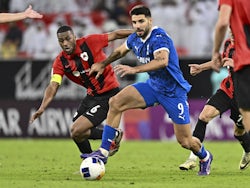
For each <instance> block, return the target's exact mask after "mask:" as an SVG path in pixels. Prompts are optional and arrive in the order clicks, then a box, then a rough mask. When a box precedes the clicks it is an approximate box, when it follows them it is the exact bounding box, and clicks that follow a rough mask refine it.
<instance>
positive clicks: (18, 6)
mask: <svg viewBox="0 0 250 188" xmlns="http://www.w3.org/2000/svg"><path fill="white" fill-rule="evenodd" d="M9 1H10V2H9V9H10V12H22V11H23V10H25V9H26V8H27V7H28V5H33V4H36V3H33V1H34V0H25V1H20V0H9ZM33 8H34V10H37V9H36V7H35V5H33ZM37 11H38V10H37Z"/></svg>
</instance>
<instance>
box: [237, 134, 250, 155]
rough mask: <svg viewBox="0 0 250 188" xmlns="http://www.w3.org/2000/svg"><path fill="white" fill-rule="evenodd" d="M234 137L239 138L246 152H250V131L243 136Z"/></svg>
mask: <svg viewBox="0 0 250 188" xmlns="http://www.w3.org/2000/svg"><path fill="white" fill-rule="evenodd" d="M234 137H235V138H236V139H237V140H239V142H240V144H241V145H242V147H243V149H244V151H245V152H250V135H249V133H245V134H243V135H241V136H235V135H234Z"/></svg>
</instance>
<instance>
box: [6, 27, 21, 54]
mask: <svg viewBox="0 0 250 188" xmlns="http://www.w3.org/2000/svg"><path fill="white" fill-rule="evenodd" d="M22 38H23V31H22V30H21V29H20V28H19V27H18V25H17V23H16V22H9V23H8V30H7V32H6V35H5V39H4V40H5V41H8V43H9V42H10V43H13V45H15V46H16V48H17V49H19V47H20V45H21V43H22Z"/></svg>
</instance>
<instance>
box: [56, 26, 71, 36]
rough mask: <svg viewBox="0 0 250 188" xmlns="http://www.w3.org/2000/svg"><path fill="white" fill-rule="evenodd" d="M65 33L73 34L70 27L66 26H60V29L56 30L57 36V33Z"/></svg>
mask: <svg viewBox="0 0 250 188" xmlns="http://www.w3.org/2000/svg"><path fill="white" fill-rule="evenodd" d="M66 31H71V32H73V30H72V28H71V27H70V26H68V25H62V26H61V27H59V28H58V30H57V32H56V33H57V34H58V33H63V32H66Z"/></svg>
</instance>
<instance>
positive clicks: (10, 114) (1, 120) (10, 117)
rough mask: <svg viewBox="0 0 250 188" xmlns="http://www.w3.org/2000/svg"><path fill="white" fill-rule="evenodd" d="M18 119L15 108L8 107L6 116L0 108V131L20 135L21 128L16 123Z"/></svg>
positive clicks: (8, 134)
mask: <svg viewBox="0 0 250 188" xmlns="http://www.w3.org/2000/svg"><path fill="white" fill-rule="evenodd" d="M19 120H20V114H19V112H18V111H17V109H14V108H9V109H7V110H6V116H5V114H4V111H3V110H2V109H1V110H0V131H1V130H2V131H3V134H4V135H6V136H14V135H17V136H21V135H22V130H21V128H20V126H19V124H18V122H19Z"/></svg>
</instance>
